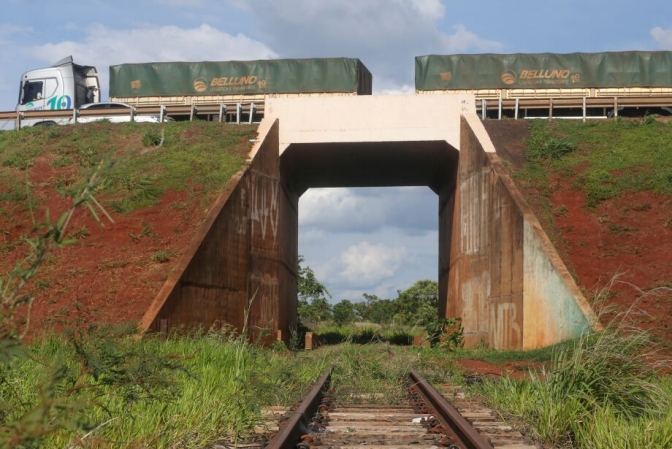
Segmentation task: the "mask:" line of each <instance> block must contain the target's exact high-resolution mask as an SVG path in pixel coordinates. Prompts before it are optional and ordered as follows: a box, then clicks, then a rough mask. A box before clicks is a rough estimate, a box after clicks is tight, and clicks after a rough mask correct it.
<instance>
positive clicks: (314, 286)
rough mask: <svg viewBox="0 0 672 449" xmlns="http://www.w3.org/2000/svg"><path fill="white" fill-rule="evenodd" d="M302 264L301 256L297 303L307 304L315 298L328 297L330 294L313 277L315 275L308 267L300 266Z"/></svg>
mask: <svg viewBox="0 0 672 449" xmlns="http://www.w3.org/2000/svg"><path fill="white" fill-rule="evenodd" d="M303 262H304V258H303V256H299V261H298V263H299V279H298V282H299V286H298V291H299V302H303V303H308V302H310V301H311V300H314V299H316V298H325V297H327V296H328V297H330V298H331V294H330V293H329V290H327V287H325V286H324V284H322V283H321V282H320V281H318V280H317V278H316V277H315V273H314V272H313V270H312V269H311V268H310V267H309V266H307V265H306V266H305V267H304V266H301V264H302V263H303Z"/></svg>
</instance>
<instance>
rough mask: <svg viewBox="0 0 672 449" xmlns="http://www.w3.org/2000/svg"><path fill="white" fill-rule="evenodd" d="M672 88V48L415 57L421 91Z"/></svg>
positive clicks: (418, 86) (417, 84) (417, 86)
mask: <svg viewBox="0 0 672 449" xmlns="http://www.w3.org/2000/svg"><path fill="white" fill-rule="evenodd" d="M642 87H643V88H662V87H672V52H669V51H655V52H647V51H626V52H608V53H568V54H556V53H527V54H525V53H516V54H471V55H466V54H464V55H429V56H418V57H416V58H415V88H416V90H417V91H418V92H421V91H436V90H478V89H577V88H579V89H581V88H583V89H585V88H642Z"/></svg>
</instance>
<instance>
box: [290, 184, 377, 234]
mask: <svg viewBox="0 0 672 449" xmlns="http://www.w3.org/2000/svg"><path fill="white" fill-rule="evenodd" d="M384 222H385V211H384V210H383V204H382V203H381V202H375V201H373V202H372V201H366V200H365V199H364V198H362V197H361V196H358V195H357V194H356V193H355V192H354V191H353V190H351V189H310V190H308V192H306V193H305V194H304V195H303V196H302V197H301V200H300V203H299V224H300V225H301V226H327V227H330V228H331V229H332V230H334V226H338V227H341V228H342V229H343V228H346V229H359V230H367V229H371V228H377V227H379V226H381V225H382V224H383V223H384ZM343 225H345V227H343Z"/></svg>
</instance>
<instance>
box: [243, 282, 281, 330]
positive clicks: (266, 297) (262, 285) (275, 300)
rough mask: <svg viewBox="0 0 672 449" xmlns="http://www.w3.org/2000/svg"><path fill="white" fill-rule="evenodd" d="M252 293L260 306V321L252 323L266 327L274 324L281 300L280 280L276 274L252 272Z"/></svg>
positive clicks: (255, 301) (253, 298)
mask: <svg viewBox="0 0 672 449" xmlns="http://www.w3.org/2000/svg"><path fill="white" fill-rule="evenodd" d="M249 279H250V295H251V296H252V300H253V301H254V303H256V304H258V306H259V309H258V310H259V311H260V315H259V322H258V323H251V324H252V325H254V326H258V327H264V326H270V325H272V323H273V321H274V318H275V317H276V313H275V310H277V307H278V304H279V301H280V282H279V281H278V278H277V277H276V276H274V275H271V274H268V273H264V274H260V273H250V278H249Z"/></svg>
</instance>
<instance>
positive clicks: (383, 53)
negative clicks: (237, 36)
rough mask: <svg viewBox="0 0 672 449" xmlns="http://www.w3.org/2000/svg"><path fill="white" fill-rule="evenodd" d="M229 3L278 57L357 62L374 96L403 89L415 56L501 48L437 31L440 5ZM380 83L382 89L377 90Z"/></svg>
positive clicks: (413, 0)
mask: <svg viewBox="0 0 672 449" xmlns="http://www.w3.org/2000/svg"><path fill="white" fill-rule="evenodd" d="M230 1H231V3H232V4H233V5H235V6H237V7H239V8H241V9H244V10H246V11H248V12H249V13H250V14H251V15H252V16H253V17H254V18H255V19H256V21H257V29H258V32H259V33H260V34H261V35H264V36H267V41H268V42H272V46H273V50H275V51H276V52H277V53H278V54H280V55H281V56H282V57H335V56H345V57H353V58H359V59H361V60H362V62H363V63H364V65H366V66H367V67H368V68H369V70H370V71H371V72H372V74H373V86H374V91H375V92H376V93H381V92H385V91H397V90H402V89H403V90H407V89H406V88H405V87H404V86H409V85H412V83H413V71H414V57H415V56H419V55H425V54H429V53H443V52H454V51H466V50H494V49H498V48H501V47H502V45H501V44H499V43H498V42H495V41H491V40H487V39H482V38H480V37H479V36H477V35H476V34H474V33H473V32H471V31H469V30H467V28H466V27H465V26H464V25H456V26H455V27H454V29H453V30H452V32H451V33H445V32H444V31H442V29H441V26H442V22H443V20H444V15H445V7H444V5H443V2H442V1H440V0H425V1H420V0H366V1H361V0H330V1H315V0H284V1H282V2H279V1H277V0H230ZM383 78H385V83H386V85H385V86H384V87H383V88H379V87H378V85H377V84H378V82H379V80H382V79H383Z"/></svg>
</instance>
